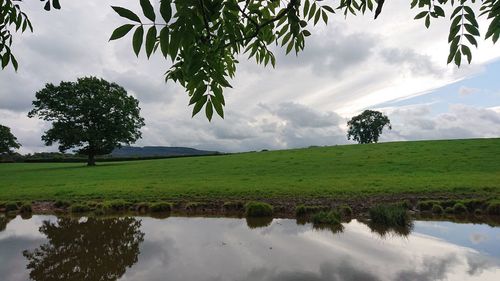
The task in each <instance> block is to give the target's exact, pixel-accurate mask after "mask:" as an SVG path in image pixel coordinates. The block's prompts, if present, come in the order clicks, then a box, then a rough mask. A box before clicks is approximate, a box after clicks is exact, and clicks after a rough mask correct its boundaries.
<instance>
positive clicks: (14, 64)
mask: <svg viewBox="0 0 500 281" xmlns="http://www.w3.org/2000/svg"><path fill="white" fill-rule="evenodd" d="M10 61H11V62H12V66H14V69H15V70H16V71H17V68H18V66H19V65H18V64H17V60H16V58H15V57H14V55H13V54H10Z"/></svg>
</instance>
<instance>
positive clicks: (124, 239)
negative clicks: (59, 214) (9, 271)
mask: <svg viewBox="0 0 500 281" xmlns="http://www.w3.org/2000/svg"><path fill="white" fill-rule="evenodd" d="M140 226H141V222H140V221H138V220H136V219H135V218H111V219H98V218H88V219H80V220H75V219H71V218H59V219H58V221H57V223H54V222H50V221H44V222H43V225H42V226H41V227H40V232H41V233H43V234H45V235H46V236H47V239H48V243H46V244H43V245H41V246H40V247H39V248H37V249H35V250H33V251H28V250H26V251H24V252H23V255H24V256H25V257H26V258H27V259H28V262H29V263H28V265H27V268H28V269H30V270H31V272H30V277H31V279H33V280H37V281H42V280H44V281H48V280H66V281H77V280H78V281H81V280H92V281H94V280H96V281H104V280H117V279H118V278H120V277H121V276H122V275H123V274H124V273H125V271H126V269H127V268H128V267H131V266H132V265H133V264H135V263H136V262H137V260H138V259H137V257H138V255H139V244H140V243H141V242H142V241H143V240H144V233H143V232H141V231H140Z"/></svg>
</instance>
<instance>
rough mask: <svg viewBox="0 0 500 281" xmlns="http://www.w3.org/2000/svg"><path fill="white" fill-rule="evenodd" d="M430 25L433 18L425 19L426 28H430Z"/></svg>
mask: <svg viewBox="0 0 500 281" xmlns="http://www.w3.org/2000/svg"><path fill="white" fill-rule="evenodd" d="M430 25H431V17H430V16H427V17H425V27H427V28H429V26H430Z"/></svg>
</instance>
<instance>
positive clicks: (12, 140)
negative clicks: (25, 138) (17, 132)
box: [0, 125, 21, 154]
mask: <svg viewBox="0 0 500 281" xmlns="http://www.w3.org/2000/svg"><path fill="white" fill-rule="evenodd" d="M20 147H21V144H19V142H18V141H17V138H16V137H15V136H14V135H13V134H12V133H11V132H10V128H9V127H7V126H3V125H0V154H5V153H7V154H10V153H12V149H19V148H20Z"/></svg>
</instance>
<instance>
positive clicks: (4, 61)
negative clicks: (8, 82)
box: [2, 53, 10, 69]
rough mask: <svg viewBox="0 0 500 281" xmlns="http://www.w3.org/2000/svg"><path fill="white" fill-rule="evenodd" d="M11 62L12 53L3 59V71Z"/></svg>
mask: <svg viewBox="0 0 500 281" xmlns="http://www.w3.org/2000/svg"><path fill="white" fill-rule="evenodd" d="M9 60H10V53H5V54H3V57H2V69H4V68H5V67H6V66H7V64H9Z"/></svg>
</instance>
